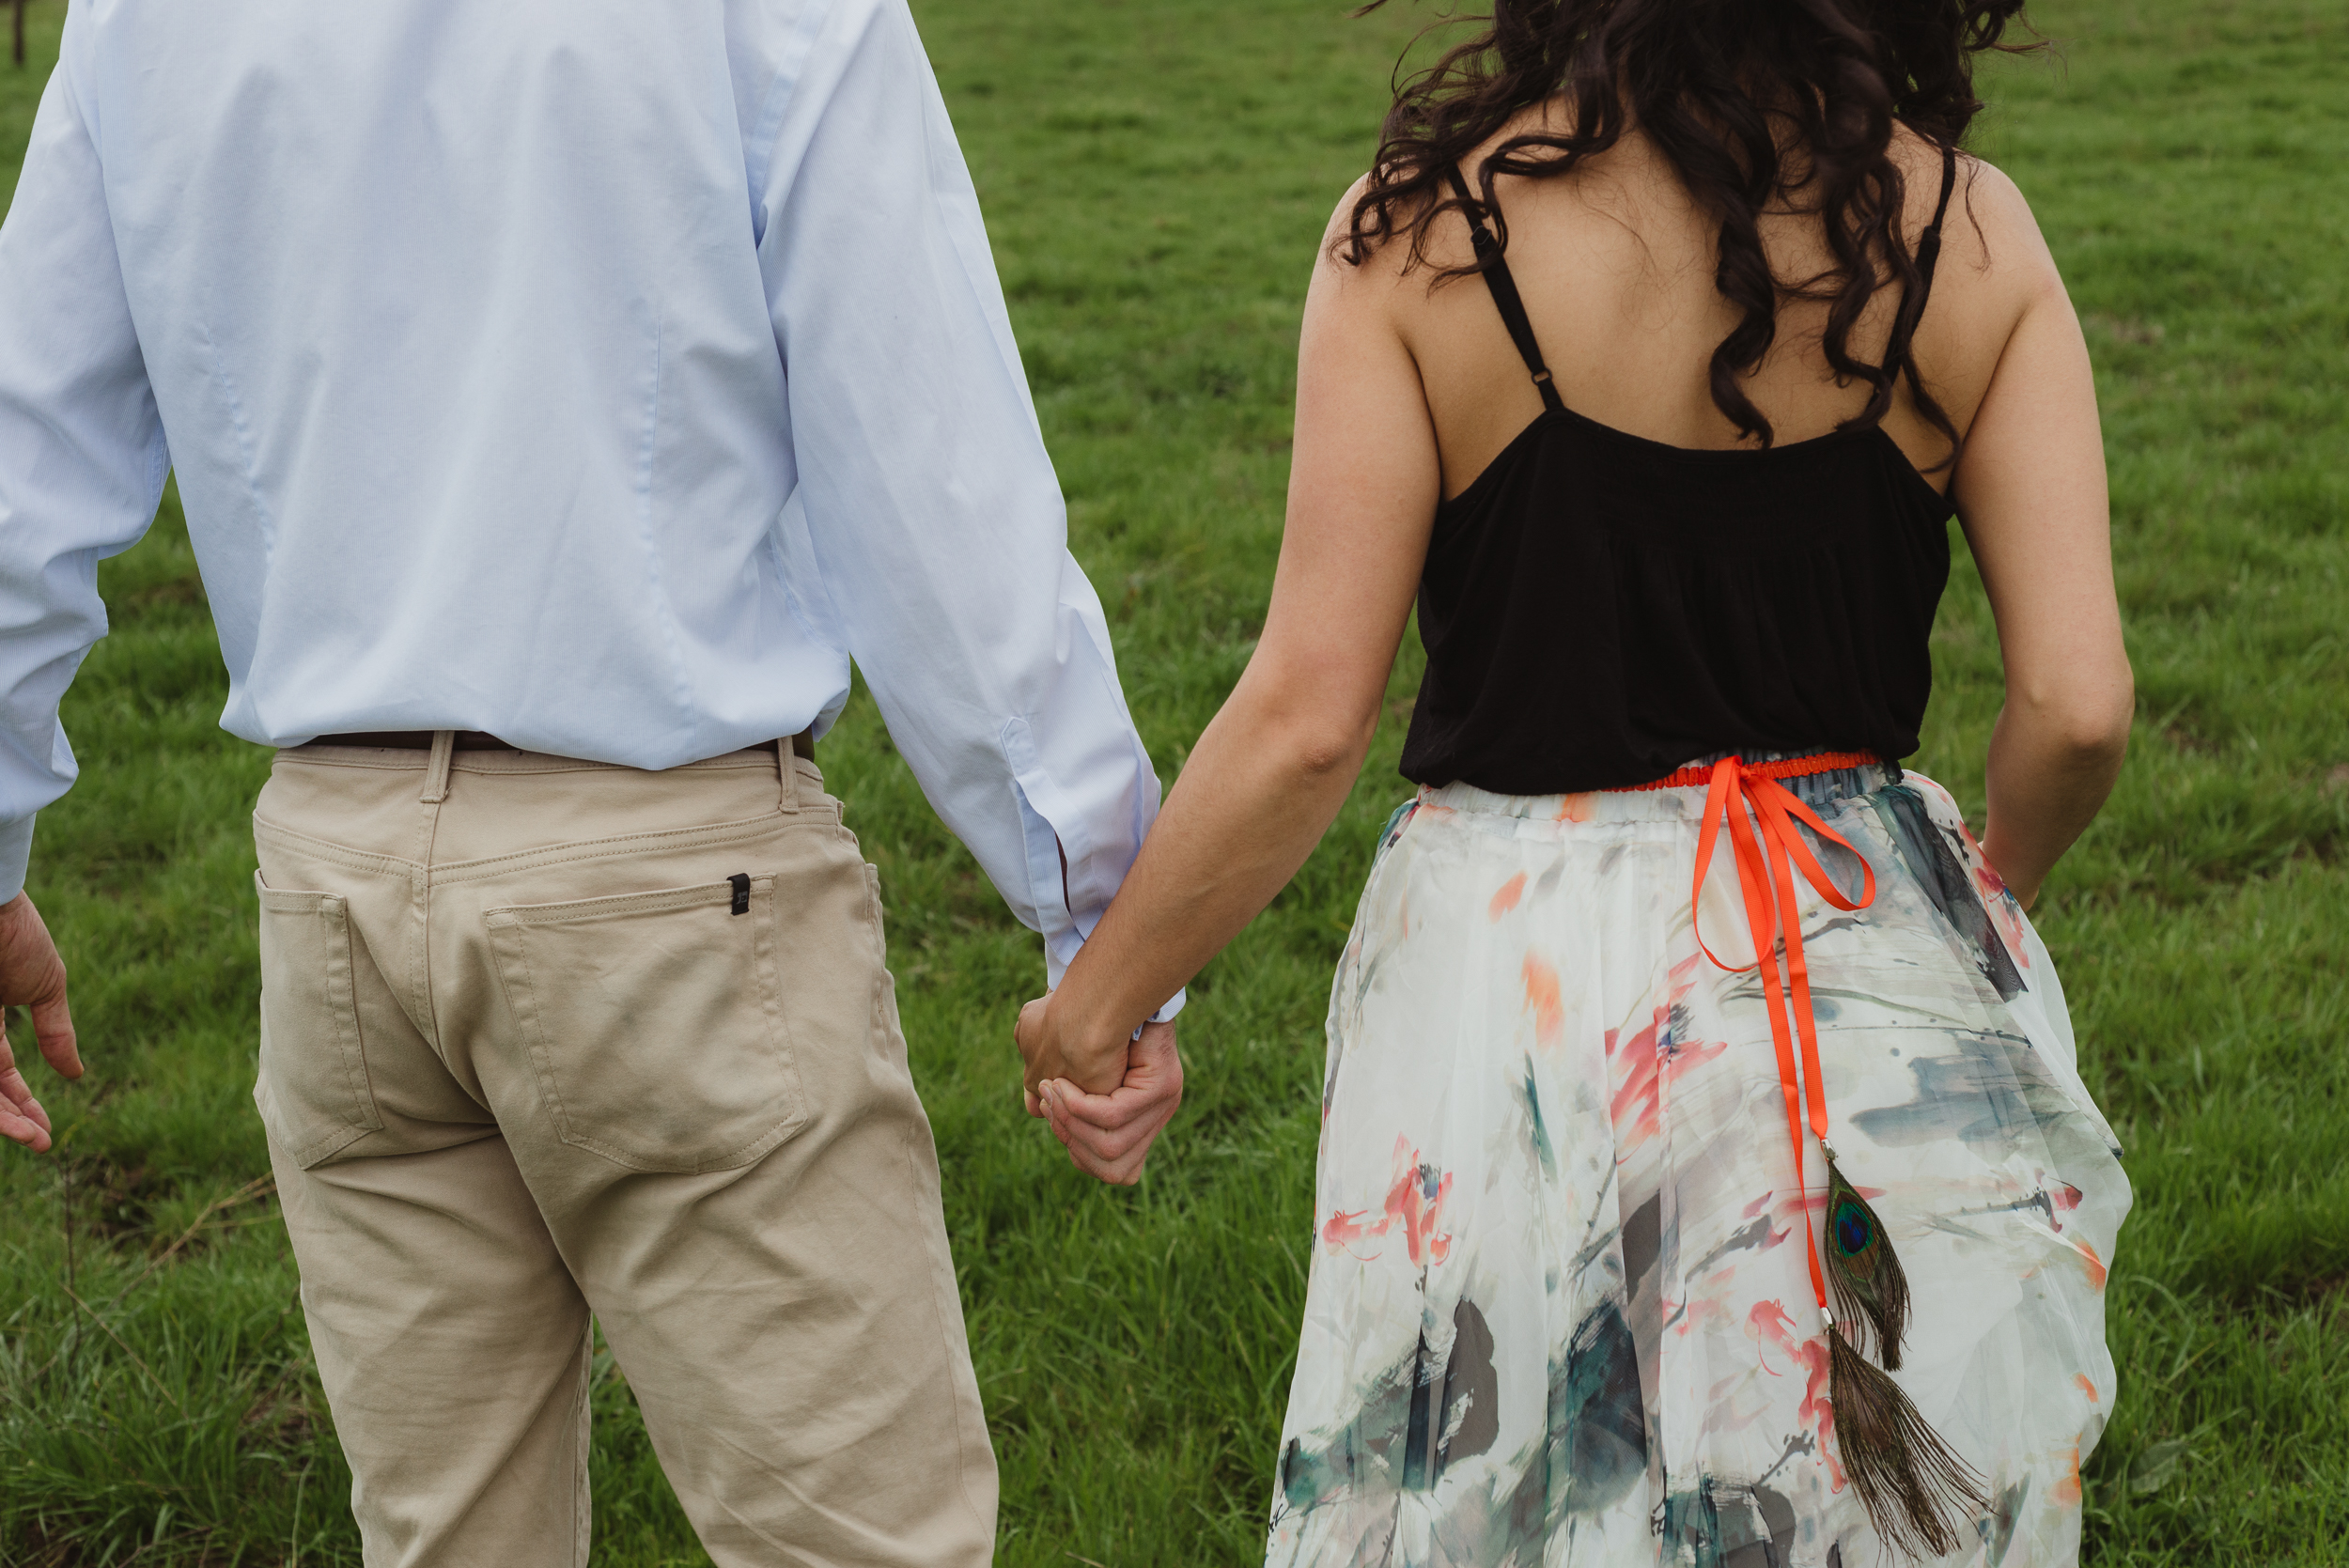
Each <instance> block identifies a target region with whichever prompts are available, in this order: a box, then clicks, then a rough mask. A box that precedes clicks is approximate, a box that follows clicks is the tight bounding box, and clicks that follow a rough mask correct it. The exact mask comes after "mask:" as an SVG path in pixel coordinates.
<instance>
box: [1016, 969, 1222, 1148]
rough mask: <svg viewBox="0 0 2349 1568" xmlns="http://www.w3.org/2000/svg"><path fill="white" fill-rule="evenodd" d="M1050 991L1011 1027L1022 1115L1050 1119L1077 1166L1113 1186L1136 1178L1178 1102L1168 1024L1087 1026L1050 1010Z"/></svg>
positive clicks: (1178, 1063) (1178, 1072) (1177, 1059)
mask: <svg viewBox="0 0 2349 1568" xmlns="http://www.w3.org/2000/svg"><path fill="white" fill-rule="evenodd" d="M1052 1001H1053V996H1052V994H1047V995H1045V996H1041V997H1038V998H1036V1000H1035V1001H1032V1002H1030V1003H1028V1004H1027V1005H1026V1006H1025V1007H1022V1008H1021V1009H1020V1010H1019V1025H1018V1027H1017V1029H1016V1031H1015V1035H1016V1038H1017V1039H1018V1041H1019V1054H1020V1056H1021V1058H1022V1059H1023V1060H1024V1061H1025V1062H1026V1063H1027V1074H1026V1088H1025V1097H1026V1102H1027V1110H1028V1114H1029V1115H1031V1116H1034V1117H1038V1118H1040V1119H1042V1120H1045V1121H1049V1122H1050V1124H1051V1126H1052V1136H1053V1137H1055V1138H1057V1139H1059V1140H1060V1141H1061V1142H1062V1144H1063V1145H1064V1146H1066V1148H1067V1150H1068V1157H1069V1158H1070V1159H1071V1160H1073V1161H1075V1162H1076V1166H1077V1169H1078V1170H1080V1171H1082V1172H1085V1173H1086V1174H1087V1175H1091V1176H1097V1177H1099V1178H1100V1179H1101V1180H1103V1181H1105V1182H1114V1183H1116V1184H1117V1185H1118V1186H1120V1187H1131V1186H1132V1185H1133V1184H1134V1183H1136V1182H1138V1181H1140V1180H1142V1166H1143V1161H1144V1160H1145V1159H1147V1158H1148V1157H1149V1156H1150V1144H1151V1141H1153V1140H1154V1139H1156V1138H1157V1137H1158V1136H1159V1131H1160V1129H1162V1128H1163V1127H1164V1126H1166V1124H1167V1122H1168V1121H1169V1120H1171V1119H1172V1118H1173V1116H1174V1114H1175V1108H1176V1107H1178V1106H1180V1105H1181V1104H1182V1103H1183V1059H1182V1056H1181V1053H1180V1052H1178V1051H1177V1050H1176V1049H1175V1026H1174V1025H1173V1024H1171V1023H1151V1024H1144V1025H1143V1026H1142V1032H1141V1033H1140V1034H1138V1035H1130V1036H1129V1034H1128V1032H1127V1031H1125V1030H1117V1031H1114V1032H1102V1031H1100V1030H1088V1029H1085V1028H1083V1027H1081V1026H1080V1025H1079V1024H1078V1023H1077V1021H1076V1020H1074V1019H1072V1018H1069V1017H1064V1016H1062V1014H1063V1013H1065V1012H1066V1009H1063V1010H1061V1012H1060V1013H1056V1012H1055V1011H1054V1008H1053V1005H1052Z"/></svg>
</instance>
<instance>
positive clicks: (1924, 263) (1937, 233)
mask: <svg viewBox="0 0 2349 1568" xmlns="http://www.w3.org/2000/svg"><path fill="white" fill-rule="evenodd" d="M1956 189H1957V148H1955V147H1943V148H1942V149H1941V200H1940V202H1939V203H1938V204H1937V206H1936V207H1935V208H1934V210H1933V222H1931V223H1929V224H1927V225H1925V231H1924V233H1922V234H1921V235H1919V236H1918V237H1917V281H1918V282H1919V283H1920V284H1921V285H1923V287H1922V288H1921V290H1920V294H1919V298H1918V303H1917V314H1918V315H1920V316H1922V315H1923V314H1924V302H1925V300H1926V299H1928V298H1930V297H1931V296H1932V294H1933V268H1934V264H1935V263H1936V262H1937V261H1939V260H1940V259H1941V220H1942V219H1943V218H1946V217H1948V216H1949V212H1950V193H1951V192H1952V191H1954V190H1956Z"/></svg>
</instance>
